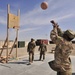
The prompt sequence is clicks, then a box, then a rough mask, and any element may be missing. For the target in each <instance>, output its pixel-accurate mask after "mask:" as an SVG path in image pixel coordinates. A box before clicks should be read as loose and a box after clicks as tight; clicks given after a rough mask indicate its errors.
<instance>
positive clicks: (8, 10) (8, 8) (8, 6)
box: [6, 4, 10, 63]
mask: <svg viewBox="0 0 75 75" xmlns="http://www.w3.org/2000/svg"><path fill="white" fill-rule="evenodd" d="M9 12H10V5H9V4H8V5H7V50H6V63H8V44H9V39H8V37H9V28H8V14H9Z"/></svg>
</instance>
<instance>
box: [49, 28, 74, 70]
mask: <svg viewBox="0 0 75 75" xmlns="http://www.w3.org/2000/svg"><path fill="white" fill-rule="evenodd" d="M59 33H61V32H59ZM50 37H51V39H52V41H53V42H54V43H55V44H56V48H55V54H54V57H55V63H56V64H58V65H60V66H62V67H63V68H64V69H65V70H66V69H67V67H68V68H70V64H71V62H70V60H69V55H70V54H71V52H72V49H73V47H72V42H71V41H67V40H65V39H64V38H63V37H61V36H60V35H59V34H58V30H57V29H53V30H52V31H51V33H50Z"/></svg>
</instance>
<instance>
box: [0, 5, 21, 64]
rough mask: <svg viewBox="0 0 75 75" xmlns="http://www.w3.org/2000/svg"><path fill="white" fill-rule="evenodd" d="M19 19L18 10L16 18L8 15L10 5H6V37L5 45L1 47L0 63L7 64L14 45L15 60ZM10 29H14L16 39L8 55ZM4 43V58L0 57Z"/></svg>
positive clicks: (0, 53)
mask: <svg viewBox="0 0 75 75" xmlns="http://www.w3.org/2000/svg"><path fill="white" fill-rule="evenodd" d="M19 19H20V10H18V14H17V16H16V15H14V14H11V13H10V5H7V37H6V40H5V43H4V45H3V48H2V50H1V52H0V62H2V61H5V62H6V63H8V58H10V55H11V53H12V51H13V48H14V45H15V44H16V58H17V48H18V30H19ZM10 28H13V29H16V38H15V41H14V43H13V46H12V48H11V50H10V52H9V53H8V43H9V29H10ZM6 43H7V47H6V48H7V50H6V56H5V57H2V56H1V55H2V53H3V49H4V47H5V45H6Z"/></svg>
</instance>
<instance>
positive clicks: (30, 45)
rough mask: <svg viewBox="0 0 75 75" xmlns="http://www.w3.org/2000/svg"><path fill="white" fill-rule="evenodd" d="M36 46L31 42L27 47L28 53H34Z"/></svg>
mask: <svg viewBox="0 0 75 75" xmlns="http://www.w3.org/2000/svg"><path fill="white" fill-rule="evenodd" d="M35 46H36V44H35V43H34V42H29V43H28V47H27V52H30V51H34V49H35Z"/></svg>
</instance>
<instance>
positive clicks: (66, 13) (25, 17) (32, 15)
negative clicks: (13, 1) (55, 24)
mask: <svg viewBox="0 0 75 75" xmlns="http://www.w3.org/2000/svg"><path fill="white" fill-rule="evenodd" d="M51 3H52V4H53V5H52V4H51ZM66 3H70V0H69V2H68V0H67V1H65V2H64V1H62V0H60V1H59V0H57V1H56V2H54V0H53V1H52V0H48V4H49V7H48V9H47V10H42V9H41V8H40V7H36V8H34V9H33V10H31V11H29V12H27V13H24V14H21V25H38V26H39V25H48V24H49V21H50V20H51V19H55V20H61V21H62V20H65V19H68V18H70V17H74V11H73V10H72V11H71V9H70V8H69V9H70V10H68V9H67V8H68V7H66V6H69V4H66ZM38 6H39V4H38ZM64 6H65V7H66V8H64ZM61 8H62V9H61ZM49 9H50V10H49ZM66 9H67V10H66Z"/></svg>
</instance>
